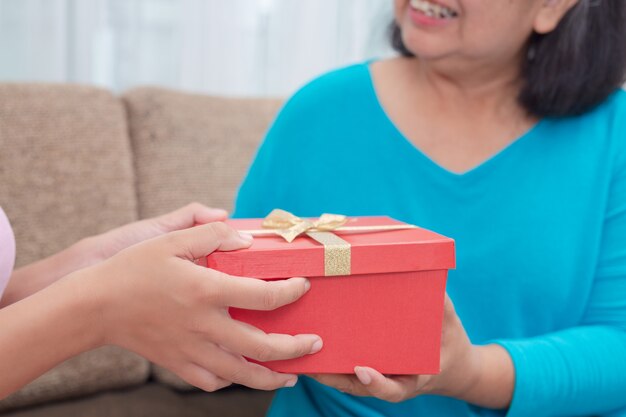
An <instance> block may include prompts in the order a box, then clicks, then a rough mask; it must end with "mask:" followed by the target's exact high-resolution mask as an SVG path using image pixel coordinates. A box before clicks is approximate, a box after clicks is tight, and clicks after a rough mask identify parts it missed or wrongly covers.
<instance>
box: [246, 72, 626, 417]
mask: <svg viewBox="0 0 626 417" xmlns="http://www.w3.org/2000/svg"><path fill="white" fill-rule="evenodd" d="M275 207H280V208H283V209H286V210H289V211H292V212H294V213H296V214H298V215H301V216H316V215H319V214H320V213H324V212H331V213H343V214H347V215H355V216H356V215H389V216H392V217H395V218H398V219H401V220H404V221H406V222H410V223H414V224H418V225H420V226H423V227H426V228H429V229H432V230H435V231H437V232H439V233H442V234H444V235H447V236H450V237H452V238H454V239H455V240H456V245H457V262H458V267H457V269H456V270H455V271H451V272H450V276H449V282H448V293H449V294H450V297H451V298H452V300H453V301H454V303H455V306H456V309H457V312H458V314H459V316H460V318H461V319H462V321H463V324H464V325H465V327H466V329H467V332H468V334H469V336H470V338H471V340H472V341H473V342H474V343H477V344H481V343H489V342H497V343H500V344H501V345H502V346H504V347H505V348H506V349H507V350H508V351H509V352H510V354H511V356H512V358H513V361H514V363H515V371H516V384H515V393H514V398H513V402H512V404H511V407H510V409H509V410H506V411H490V410H483V409H479V408H477V407H473V406H471V405H468V404H465V403H463V402H461V401H458V400H454V399H450V398H443V397H436V396H424V397H418V398H415V399H412V400H409V401H406V402H403V403H400V404H390V403H386V402H383V401H379V400H376V399H372V398H357V397H352V396H349V395H346V394H342V393H340V392H338V391H336V390H334V389H331V388H329V387H325V386H322V385H320V384H318V383H316V382H314V381H313V380H310V379H308V378H301V382H300V383H299V384H298V385H297V386H296V387H295V388H291V389H284V390H281V391H280V392H279V393H278V394H277V397H276V399H275V401H274V404H273V406H272V409H271V411H270V415H272V416H293V415H298V416H302V417H308V416H372V417H373V416H408V415H413V416H471V415H507V416H511V417H513V416H544V415H545V416H557V415H559V416H563V415H565V416H575V415H598V414H600V415H609V414H610V412H612V411H613V412H615V413H616V414H611V415H622V414H621V413H620V412H619V411H615V410H619V409H620V408H622V407H624V406H626V332H625V331H626V93H625V92H623V91H617V92H615V93H614V94H613V95H612V96H611V97H610V98H608V99H607V100H606V101H605V102H604V103H603V104H602V105H601V106H599V107H598V108H596V109H594V110H593V111H591V112H589V113H587V114H585V115H582V116H579V117H571V118H564V119H544V120H542V121H541V122H540V123H538V124H537V125H536V126H535V127H534V128H532V129H531V130H530V131H529V132H528V133H526V134H525V135H524V136H523V137H520V138H519V139H518V140H516V141H515V142H514V143H512V144H511V145H510V146H508V147H507V148H505V149H504V150H502V151H501V152H499V153H498V154H497V155H495V156H493V157H492V158H490V159H489V160H487V161H486V162H484V163H482V164H481V165H479V166H478V167H476V168H474V169H472V170H470V171H468V172H466V173H464V174H460V175H459V174H455V173H452V172H450V171H447V170H446V169H444V168H442V167H441V166H438V165H437V164H436V163H434V162H433V161H432V160H430V159H429V158H428V157H427V156H426V155H424V154H423V153H422V152H420V151H419V149H416V148H415V147H414V146H413V145H412V144H411V142H409V141H408V140H407V139H406V138H405V137H404V136H403V135H402V134H401V133H400V132H399V131H398V129H397V128H396V127H395V126H394V125H393V123H392V122H391V121H390V120H389V119H388V118H387V116H386V114H385V112H384V110H383V109H382V108H381V106H380V104H379V102H378V99H377V97H376V94H375V91H374V88H373V85H372V80H371V78H370V73H369V68H368V66H367V65H366V64H361V65H355V66H351V67H348V68H345V69H341V70H338V71H335V72H332V73H330V74H327V75H325V76H323V77H321V78H319V79H317V80H315V81H313V82H311V83H310V84H308V85H307V86H305V87H304V88H303V89H302V90H300V91H299V92H298V93H296V94H295V95H294V96H293V97H292V98H291V99H290V100H289V101H288V102H287V104H286V105H285V106H284V107H283V109H282V111H281V112H280V114H279V115H278V118H277V119H276V121H275V122H274V123H273V125H272V127H271V129H270V130H269V132H268V134H267V137H266V139H265V142H264V143H263V145H262V146H261V148H260V150H259V152H258V155H257V157H256V160H255V161H254V163H253V165H252V167H251V169H250V172H249V173H248V176H247V178H246V180H245V182H244V183H243V185H242V186H241V189H240V192H239V196H238V200H237V204H236V216H238V217H262V216H265V215H266V214H267V213H268V212H269V211H270V210H271V209H273V208H275ZM416 354H419V352H416ZM624 415H626V411H625V412H624Z"/></svg>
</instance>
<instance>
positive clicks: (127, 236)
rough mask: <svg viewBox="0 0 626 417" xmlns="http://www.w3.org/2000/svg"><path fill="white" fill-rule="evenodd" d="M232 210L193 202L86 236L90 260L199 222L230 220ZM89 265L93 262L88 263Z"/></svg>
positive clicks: (99, 259) (97, 260) (85, 242)
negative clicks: (161, 213)
mask: <svg viewBox="0 0 626 417" xmlns="http://www.w3.org/2000/svg"><path fill="white" fill-rule="evenodd" d="M227 217H228V212H227V211H226V210H222V209H216V208H210V207H207V206H204V205H202V204H200V203H191V204H188V205H186V206H184V207H181V208H179V209H178V210H174V211H171V212H169V213H166V214H163V215H161V216H157V217H152V218H149V219H145V220H140V221H137V222H134V223H129V224H127V225H124V226H121V227H118V228H115V229H112V230H110V231H108V232H105V233H102V234H100V235H96V236H92V237H90V238H87V239H85V241H84V242H83V244H82V249H83V251H84V255H85V257H86V258H87V259H88V260H87V262H89V263H90V264H94V263H96V262H99V261H103V260H105V259H108V258H110V257H111V256H113V255H115V254H116V253H118V252H119V251H121V250H123V249H126V248H127V247H129V246H132V245H134V244H136V243H139V242H143V241H144V240H147V239H151V238H153V237H157V236H161V235H163V234H166V233H169V232H175V231H177V230H184V229H188V228H190V227H193V226H195V225H199V224H207V223H211V222H219V221H223V220H226V218H227ZM85 266H89V265H85Z"/></svg>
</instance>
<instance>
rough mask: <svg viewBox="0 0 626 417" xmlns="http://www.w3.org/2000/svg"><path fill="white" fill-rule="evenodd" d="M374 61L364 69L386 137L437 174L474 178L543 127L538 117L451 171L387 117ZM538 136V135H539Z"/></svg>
mask: <svg viewBox="0 0 626 417" xmlns="http://www.w3.org/2000/svg"><path fill="white" fill-rule="evenodd" d="M372 62H374V61H368V62H366V63H364V64H363V65H364V67H365V71H366V73H367V82H368V87H369V90H370V93H371V95H372V101H373V102H374V103H375V106H376V110H377V112H378V113H379V114H380V116H381V117H382V118H383V119H384V120H383V122H384V123H385V124H386V125H387V126H388V127H389V129H390V130H391V131H392V132H393V134H394V136H395V137H394V138H391V139H389V138H387V139H388V140H395V141H396V142H397V143H398V144H399V145H400V146H401V147H403V148H405V149H406V151H407V152H411V153H412V154H413V155H415V156H416V157H417V158H419V159H421V160H422V161H423V162H424V165H426V166H427V167H429V169H430V170H431V171H433V172H435V173H437V174H439V175H442V176H444V177H448V178H450V179H456V180H464V179H469V178H474V177H477V176H480V175H482V174H483V172H488V171H489V170H490V169H492V168H493V167H494V166H495V165H497V164H498V163H499V162H500V161H501V160H504V159H506V158H507V157H508V156H509V155H510V154H513V153H515V151H516V149H518V148H521V147H523V146H524V145H525V144H526V143H528V142H531V141H532V139H533V138H534V137H536V136H538V132H539V131H540V130H541V129H542V128H543V126H544V124H545V123H546V119H540V120H539V121H538V122H537V123H535V124H534V125H533V126H532V127H531V128H530V129H528V130H527V131H526V132H525V133H524V134H522V135H521V136H519V137H518V138H517V139H515V140H513V141H512V142H511V143H509V144H508V145H506V146H504V147H503V148H501V149H500V150H498V151H497V152H495V153H494V154H493V155H491V156H489V157H488V158H486V159H484V160H483V161H482V162H480V163H478V164H476V165H475V166H474V167H472V168H470V169H468V170H466V171H463V172H460V173H459V172H455V171H451V170H449V169H448V168H446V167H444V166H443V165H441V164H439V163H438V162H436V161H435V160H433V159H432V158H431V157H430V156H429V155H428V154H426V153H425V152H424V151H422V150H421V149H420V148H419V147H418V146H416V145H415V144H414V143H413V142H412V141H411V140H410V139H409V138H408V137H407V136H406V135H405V134H404V133H403V132H402V131H401V130H400V129H399V128H398V126H397V125H396V124H395V122H394V121H393V120H392V119H391V118H390V117H389V114H388V113H387V111H386V110H385V108H384V107H383V105H382V104H381V102H380V100H379V98H378V92H377V91H376V86H375V85H374V79H373V77H372V73H371V69H370V65H371V63H372ZM539 136H540V135H539Z"/></svg>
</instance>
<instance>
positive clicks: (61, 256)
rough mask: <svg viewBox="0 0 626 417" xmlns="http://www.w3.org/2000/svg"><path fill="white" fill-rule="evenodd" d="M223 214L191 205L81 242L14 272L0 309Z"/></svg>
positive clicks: (220, 218)
mask: <svg viewBox="0 0 626 417" xmlns="http://www.w3.org/2000/svg"><path fill="white" fill-rule="evenodd" d="M227 215H228V213H227V212H226V211H225V210H221V209H212V208H209V207H206V206H203V205H201V204H198V203H192V204H189V205H187V206H185V207H182V208H180V209H178V210H175V211H172V212H170V213H167V214H164V215H162V216H158V217H153V218H151V219H146V220H141V221H138V222H134V223H130V224H127V225H125V226H121V227H118V228H116V229H112V230H110V231H108V232H105V233H102V234H100V235H96V236H92V237H88V238H85V239H82V240H80V241H79V242H76V243H75V244H74V245H72V246H70V247H69V248H67V249H65V250H63V251H61V252H59V253H57V254H54V255H52V256H50V257H48V258H46V259H42V260H40V261H38V262H34V263H32V264H30V265H27V266H24V267H22V268H20V269H18V270H16V271H14V272H13V275H12V276H11V280H10V281H9V285H8V287H7V288H6V290H5V292H4V295H3V297H2V300H0V308H2V307H5V306H7V305H10V304H13V303H14V302H16V301H19V300H21V299H23V298H26V297H28V296H29V295H32V294H34V293H36V292H38V291H41V290H42V289H43V288H45V287H47V286H49V285H50V284H52V283H54V282H56V281H57V280H58V279H59V278H61V277H64V276H66V275H69V274H71V273H72V272H75V271H78V270H79V269H83V268H87V267H89V266H92V265H95V264H97V263H99V262H102V261H104V260H106V259H108V258H110V257H111V256H113V255H115V254H116V253H118V252H119V251H121V250H123V249H125V248H127V247H129V246H132V245H135V244H137V243H139V242H143V241H144V240H147V239H151V238H153V237H156V236H160V235H163V234H165V233H169V232H173V231H176V230H183V229H187V228H189V227H192V226H195V225H196V224H205V223H210V222H214V221H221V220H224V219H225V218H226V217H227Z"/></svg>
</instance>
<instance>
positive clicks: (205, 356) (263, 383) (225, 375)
mask: <svg viewBox="0 0 626 417" xmlns="http://www.w3.org/2000/svg"><path fill="white" fill-rule="evenodd" d="M196 363H197V364H198V365H200V366H201V367H203V368H205V369H211V371H212V372H214V373H215V375H217V376H219V377H220V378H222V379H223V380H226V381H232V382H234V383H236V384H241V385H245V386H247V387H250V388H254V389H260V390H266V391H269V390H274V389H278V388H282V387H292V386H294V385H295V384H296V382H297V381H298V377H297V376H296V375H291V374H281V373H278V372H274V371H271V370H269V369H267V368H266V367H264V366H261V365H258V364H255V363H251V362H248V361H247V360H245V359H244V358H243V357H242V356H239V355H236V354H233V353H230V352H227V351H225V350H224V349H221V348H220V347H218V346H216V345H214V344H210V343H209V344H206V349H203V352H202V353H201V354H200V355H199V357H198V358H196Z"/></svg>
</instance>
